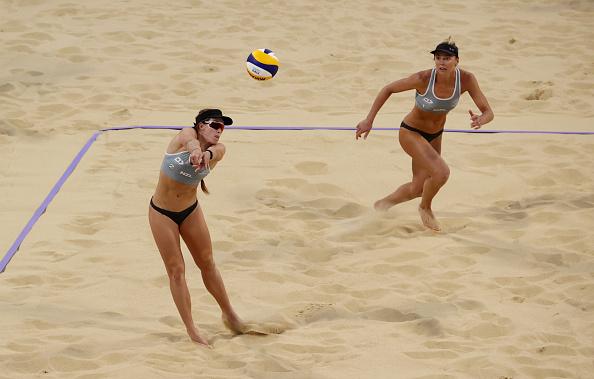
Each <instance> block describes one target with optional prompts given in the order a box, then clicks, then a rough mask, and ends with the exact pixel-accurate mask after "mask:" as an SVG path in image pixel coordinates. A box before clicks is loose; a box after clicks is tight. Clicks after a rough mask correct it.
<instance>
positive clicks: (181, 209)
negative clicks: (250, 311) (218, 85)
mask: <svg viewBox="0 0 594 379" xmlns="http://www.w3.org/2000/svg"><path fill="white" fill-rule="evenodd" d="M232 123H233V120H231V118H229V117H227V116H223V113H222V112H221V111H220V110H219V109H203V110H201V111H200V112H199V113H198V115H197V116H196V122H195V123H194V127H193V128H185V129H182V130H181V131H180V132H179V133H178V134H177V135H176V136H175V137H173V139H172V140H171V142H169V145H168V146H167V152H166V153H165V157H164V158H163V163H162V165H161V172H160V174H159V182H158V183H157V188H156V190H155V193H154V195H153V197H152V198H151V201H150V207H149V214H148V216H149V224H150V226H151V231H152V233H153V237H154V239H155V242H156V244H157V247H158V249H159V252H160V253H161V257H162V258H163V262H164V263H165V268H166V270H167V275H168V276H169V286H170V289H171V294H172V295H173V301H174V302H175V305H176V306H177V310H178V311H179V314H180V315H181V318H182V321H183V322H184V324H185V326H186V330H187V331H188V335H189V336H190V338H191V339H192V340H193V341H196V342H198V343H200V344H204V345H208V342H207V340H206V339H205V338H204V337H202V336H201V335H200V333H199V332H198V328H196V326H195V325H194V321H193V319H192V304H191V300H190V292H189V291H188V286H187V284H186V279H185V274H184V273H185V264H184V259H183V256H182V251H181V247H180V236H181V238H183V240H184V242H185V244H186V246H187V247H188V250H189V251H190V254H191V255H192V258H193V259H194V262H195V263H196V265H197V266H198V268H199V269H200V272H201V274H202V280H203V281H204V285H205V287H206V289H207V290H208V291H209V292H210V293H211V295H212V296H213V297H214V298H215V300H216V301H217V303H218V304H219V306H220V307H221V310H222V313H223V315H222V317H223V322H224V323H225V325H226V326H227V327H228V328H229V329H231V330H232V331H233V332H234V333H237V334H240V333H242V332H243V331H244V329H245V325H244V323H243V322H242V321H241V319H240V318H239V317H238V316H237V314H236V313H235V311H234V310H233V307H232V306H231V303H230V301H229V297H228V296H227V292H226V290H225V285H224V284H223V279H222V278H221V275H220V273H219V271H218V269H217V267H216V266H215V262H214V260H213V257H212V244H211V240H210V235H209V232H208V227H207V225H206V221H205V219H204V215H203V214H202V210H201V209H200V206H199V205H198V200H197V199H196V196H197V188H198V184H199V183H200V186H201V188H202V191H203V192H205V193H208V190H207V188H206V185H205V183H204V177H206V175H208V174H209V173H210V171H211V169H212V168H213V167H214V166H215V165H216V164H217V163H218V162H219V161H220V160H221V159H223V156H224V155H225V146H224V145H223V144H222V143H219V138H220V137H221V133H222V132H223V130H224V129H225V125H231V124H232Z"/></svg>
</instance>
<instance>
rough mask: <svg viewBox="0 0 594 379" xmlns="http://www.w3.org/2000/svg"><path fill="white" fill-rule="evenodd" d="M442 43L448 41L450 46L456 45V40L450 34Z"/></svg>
mask: <svg viewBox="0 0 594 379" xmlns="http://www.w3.org/2000/svg"><path fill="white" fill-rule="evenodd" d="M442 43H447V44H448V45H450V46H456V42H454V39H453V38H452V36H448V38H447V39H446V40H444V41H443V42H442ZM456 47H457V46H456Z"/></svg>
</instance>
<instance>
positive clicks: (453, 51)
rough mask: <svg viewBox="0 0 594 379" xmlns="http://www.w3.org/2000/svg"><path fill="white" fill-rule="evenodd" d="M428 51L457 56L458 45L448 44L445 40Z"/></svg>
mask: <svg viewBox="0 0 594 379" xmlns="http://www.w3.org/2000/svg"><path fill="white" fill-rule="evenodd" d="M430 53H431V54H435V53H446V54H448V55H453V56H455V57H457V56H458V47H457V46H456V45H450V44H449V43H447V42H442V43H440V44H439V45H437V47H436V48H435V50H433V51H430Z"/></svg>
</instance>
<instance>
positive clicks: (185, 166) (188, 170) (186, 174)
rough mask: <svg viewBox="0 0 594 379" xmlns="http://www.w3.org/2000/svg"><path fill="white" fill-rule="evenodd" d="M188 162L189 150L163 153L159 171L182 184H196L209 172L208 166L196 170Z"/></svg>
mask: <svg viewBox="0 0 594 379" xmlns="http://www.w3.org/2000/svg"><path fill="white" fill-rule="evenodd" d="M195 170H196V169H195V168H194V167H193V166H192V165H191V164H190V152H189V151H180V152H179V153H174V154H169V153H165V157H164V158H163V163H162V164H161V171H163V172H164V173H165V175H167V176H168V177H170V178H171V179H173V180H175V181H176V182H180V183H183V184H188V185H191V186H197V185H198V183H200V181H201V180H202V179H204V178H205V177H206V175H208V174H209V173H210V168H209V167H205V168H202V169H200V170H198V171H195Z"/></svg>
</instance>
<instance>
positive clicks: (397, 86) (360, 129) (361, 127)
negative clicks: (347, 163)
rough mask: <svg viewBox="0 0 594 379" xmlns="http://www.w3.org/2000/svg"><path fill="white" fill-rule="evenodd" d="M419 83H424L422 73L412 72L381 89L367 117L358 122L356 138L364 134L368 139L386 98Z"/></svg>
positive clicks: (417, 85)
mask: <svg viewBox="0 0 594 379" xmlns="http://www.w3.org/2000/svg"><path fill="white" fill-rule="evenodd" d="M419 83H422V79H421V75H420V73H416V74H412V75H411V76H409V77H407V78H403V79H400V80H396V81H395V82H392V83H390V84H388V85H386V86H385V87H384V88H382V89H381V90H380V92H379V93H378V94H377V96H376V97H375V100H374V101H373V104H372V105H371V109H370V110H369V113H368V114H367V117H366V118H365V119H364V120H363V121H361V122H359V124H357V131H356V133H355V139H359V137H361V136H363V139H367V135H369V132H370V131H371V128H372V126H373V120H374V119H375V116H376V115H377V113H378V112H379V110H380V109H381V108H382V106H383V105H384V103H385V102H386V100H388V98H389V97H390V96H391V95H392V94H393V93H398V92H403V91H407V90H411V89H415V88H417V87H419Z"/></svg>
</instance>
